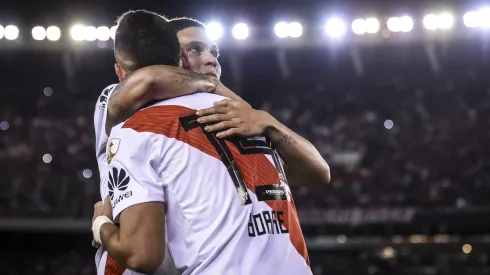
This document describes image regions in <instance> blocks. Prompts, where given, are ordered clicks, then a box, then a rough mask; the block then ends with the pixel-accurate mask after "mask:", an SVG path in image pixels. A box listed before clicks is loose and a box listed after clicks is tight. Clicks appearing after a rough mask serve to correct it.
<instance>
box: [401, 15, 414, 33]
mask: <svg viewBox="0 0 490 275" xmlns="http://www.w3.org/2000/svg"><path fill="white" fill-rule="evenodd" d="M412 29H413V19H412V18H411V17H410V16H406V15H405V16H402V17H400V31H402V32H410V31H412Z"/></svg>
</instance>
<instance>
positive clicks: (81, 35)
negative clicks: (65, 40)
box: [70, 25, 85, 41]
mask: <svg viewBox="0 0 490 275" xmlns="http://www.w3.org/2000/svg"><path fill="white" fill-rule="evenodd" d="M84 29H85V27H84V26H83V25H75V26H73V27H71V30H70V34H71V38H73V40H75V41H82V40H83V39H85V32H84Z"/></svg>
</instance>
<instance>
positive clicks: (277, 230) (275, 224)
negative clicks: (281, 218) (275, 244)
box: [272, 211, 281, 234]
mask: <svg viewBox="0 0 490 275" xmlns="http://www.w3.org/2000/svg"><path fill="white" fill-rule="evenodd" d="M278 223H279V222H278V221H277V218H276V211H272V224H273V226H272V234H275V233H274V227H275V228H276V232H277V234H281V231H280V230H279V226H281V225H280V224H279V225H278Z"/></svg>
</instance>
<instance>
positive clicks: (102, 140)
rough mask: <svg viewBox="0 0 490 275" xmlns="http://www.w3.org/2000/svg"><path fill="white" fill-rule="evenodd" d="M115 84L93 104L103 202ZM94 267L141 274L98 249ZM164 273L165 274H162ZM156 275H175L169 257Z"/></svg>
mask: <svg viewBox="0 0 490 275" xmlns="http://www.w3.org/2000/svg"><path fill="white" fill-rule="evenodd" d="M116 86H117V84H112V85H109V86H107V87H106V88H105V89H104V90H102V93H101V95H100V96H99V98H98V99H97V103H96V104H95V113H94V128H95V153H96V157H97V163H98V166H99V172H100V197H101V199H102V200H104V198H105V197H107V196H108V195H109V190H108V188H107V186H108V185H107V181H108V179H107V176H108V172H107V165H108V164H107V155H106V148H107V140H108V136H107V133H106V130H105V124H106V119H107V103H108V101H109V98H110V97H111V94H112V92H113V91H114V88H115V87H116ZM95 265H96V269H97V274H98V275H138V274H141V273H138V272H134V271H132V270H129V269H125V268H123V267H121V266H119V265H118V264H117V263H116V262H115V261H114V260H113V259H112V258H111V257H109V256H108V254H107V251H106V250H105V249H104V248H103V247H100V248H99V249H98V250H97V254H96V256H95ZM164 271H165V272H164ZM157 274H165V275H174V274H177V272H176V269H175V266H174V265H173V262H172V258H171V257H170V255H168V256H166V257H165V260H164V262H163V264H162V267H161V268H160V270H159V271H158V273H157Z"/></svg>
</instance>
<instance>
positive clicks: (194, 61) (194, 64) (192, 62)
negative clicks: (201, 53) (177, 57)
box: [186, 54, 201, 72]
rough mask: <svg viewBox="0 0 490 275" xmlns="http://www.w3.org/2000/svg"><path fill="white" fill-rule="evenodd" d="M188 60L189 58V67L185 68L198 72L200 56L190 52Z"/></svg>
mask: <svg viewBox="0 0 490 275" xmlns="http://www.w3.org/2000/svg"><path fill="white" fill-rule="evenodd" d="M188 60H189V68H186V69H189V70H191V71H194V72H199V70H200V68H201V58H199V57H198V56H195V55H192V54H190V55H189V58H188Z"/></svg>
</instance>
